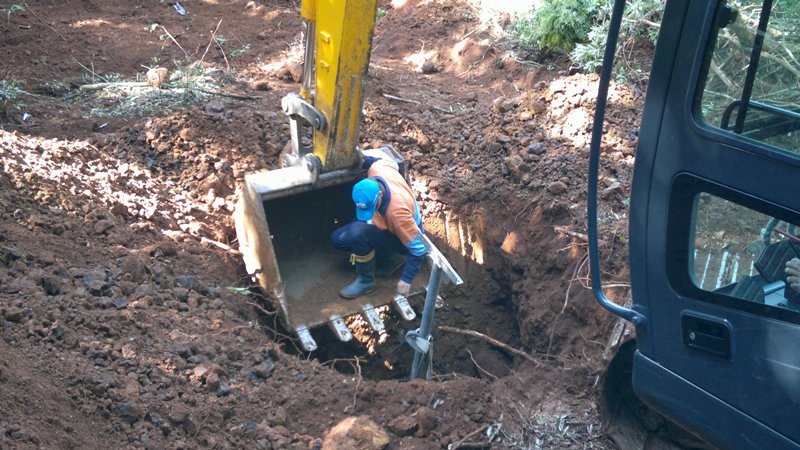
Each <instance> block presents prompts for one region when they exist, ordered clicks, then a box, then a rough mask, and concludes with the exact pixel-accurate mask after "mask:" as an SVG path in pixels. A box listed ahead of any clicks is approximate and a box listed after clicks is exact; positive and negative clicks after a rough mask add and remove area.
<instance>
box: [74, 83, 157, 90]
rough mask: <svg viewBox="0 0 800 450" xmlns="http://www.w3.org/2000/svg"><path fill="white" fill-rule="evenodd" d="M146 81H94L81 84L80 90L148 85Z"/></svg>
mask: <svg viewBox="0 0 800 450" xmlns="http://www.w3.org/2000/svg"><path fill="white" fill-rule="evenodd" d="M148 86H150V85H149V84H147V82H146V81H118V82H115V83H94V84H84V85H81V87H80V90H81V91H99V90H102V89H106V88H110V87H118V88H132V87H148Z"/></svg>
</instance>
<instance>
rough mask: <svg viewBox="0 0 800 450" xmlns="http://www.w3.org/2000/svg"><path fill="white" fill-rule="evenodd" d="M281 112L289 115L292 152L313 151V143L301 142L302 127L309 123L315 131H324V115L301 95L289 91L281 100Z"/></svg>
mask: <svg viewBox="0 0 800 450" xmlns="http://www.w3.org/2000/svg"><path fill="white" fill-rule="evenodd" d="M281 108H283V112H284V113H286V115H287V116H289V129H290V132H291V135H292V154H293V155H295V156H298V157H299V156H303V155H306V154H309V153H313V152H314V147H313V145H304V144H303V127H304V125H305V124H308V125H311V126H312V127H313V128H314V129H315V130H317V131H325V130H326V129H327V128H328V121H327V119H325V116H324V115H323V114H322V112H320V110H318V109H317V108H315V107H314V105H312V104H311V103H309V102H307V101H305V100H303V97H300V96H299V95H297V94H295V93H291V94H289V95H287V96H285V97H283V99H282V100H281Z"/></svg>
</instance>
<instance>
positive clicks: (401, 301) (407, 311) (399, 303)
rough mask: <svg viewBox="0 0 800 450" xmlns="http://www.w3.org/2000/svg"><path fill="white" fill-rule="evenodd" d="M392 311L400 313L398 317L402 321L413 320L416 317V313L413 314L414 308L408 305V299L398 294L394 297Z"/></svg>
mask: <svg viewBox="0 0 800 450" xmlns="http://www.w3.org/2000/svg"><path fill="white" fill-rule="evenodd" d="M393 304H394V309H396V310H397V312H398V313H400V316H401V317H402V318H403V320H414V319H415V318H416V317H417V313H415V312H414V308H412V307H411V305H409V304H408V299H407V298H406V297H405V296H403V295H400V294H397V295H395V296H394V302H393Z"/></svg>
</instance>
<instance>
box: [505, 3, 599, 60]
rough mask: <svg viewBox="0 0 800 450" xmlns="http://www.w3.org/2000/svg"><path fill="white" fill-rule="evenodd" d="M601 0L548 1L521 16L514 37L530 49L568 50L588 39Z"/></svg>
mask: <svg viewBox="0 0 800 450" xmlns="http://www.w3.org/2000/svg"><path fill="white" fill-rule="evenodd" d="M600 2H601V0H545V1H544V3H543V4H542V6H541V7H540V8H538V9H536V10H534V11H533V13H532V14H531V15H530V16H527V17H522V18H520V19H519V20H518V21H517V23H516V24H515V25H514V28H513V30H512V36H513V37H514V38H515V39H516V40H517V41H519V43H520V45H522V46H523V47H527V48H533V47H539V48H541V49H546V50H558V51H564V52H569V51H571V50H572V49H573V48H574V47H575V44H577V43H579V42H585V41H586V39H587V36H588V34H589V31H590V30H591V29H592V25H593V24H594V23H595V22H596V20H597V19H596V18H597V16H598V13H599V11H600V6H601V3H600Z"/></svg>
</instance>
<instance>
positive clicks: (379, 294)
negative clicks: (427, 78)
mask: <svg viewBox="0 0 800 450" xmlns="http://www.w3.org/2000/svg"><path fill="white" fill-rule="evenodd" d="M383 150H384V151H385V152H390V153H391V154H390V156H391V157H393V158H394V159H395V161H397V162H398V164H402V158H401V157H400V156H399V155H398V154H397V153H396V152H394V150H393V149H391V147H384V148H383ZM362 177H363V172H361V171H337V172H333V173H328V174H322V175H320V176H319V177H318V178H317V180H316V182H315V183H314V182H312V178H311V177H310V175H309V172H308V170H306V169H305V168H301V167H289V168H283V169H278V170H271V171H263V172H257V173H253V174H249V175H247V176H246V177H245V183H244V189H243V192H242V195H241V197H240V200H239V202H238V204H237V207H236V212H235V214H234V218H235V221H236V234H237V237H238V240H239V249H240V251H241V252H242V254H243V258H244V261H245V265H246V267H247V272H248V273H249V274H251V276H253V277H254V278H255V279H256V280H257V281H258V284H259V285H260V287H261V288H262V289H263V291H264V292H265V293H266V294H267V296H269V297H271V298H272V299H274V300H275V301H276V303H277V305H278V307H279V309H280V314H281V319H282V320H283V322H284V324H285V326H286V327H287V328H289V329H291V330H292V331H293V332H294V333H295V334H296V335H297V337H298V338H299V339H300V342H301V344H302V346H303V348H304V349H305V350H307V351H313V350H314V349H316V348H317V344H316V342H315V341H314V339H313V337H312V336H311V331H310V330H311V329H312V328H314V327H317V326H319V325H324V324H328V325H329V326H330V327H331V328H332V330H333V332H334V335H335V336H336V337H337V338H338V339H339V340H341V341H348V340H350V339H351V338H352V335H351V333H350V331H349V330H348V328H347V326H346V325H345V321H344V319H345V318H347V317H349V316H352V315H356V314H361V315H362V316H363V317H364V319H365V320H366V322H367V323H368V324H369V325H370V326H371V327H372V328H373V329H375V330H378V331H380V330H382V329H383V327H384V325H383V322H382V321H381V318H380V317H379V315H378V312H377V311H376V308H378V307H380V306H384V305H387V304H389V303H394V305H395V308H396V309H397V310H398V312H399V313H400V314H401V316H402V317H404V318H405V319H407V320H411V319H413V318H414V317H415V313H414V310H413V309H412V308H411V307H410V306H409V305H408V302H407V300H406V299H405V298H403V297H398V298H397V299H396V300H395V298H394V294H395V287H396V283H397V278H398V277H397V276H394V277H392V278H378V279H377V287H376V289H375V290H374V291H372V292H371V293H369V294H367V295H365V296H362V297H359V298H357V299H354V300H347V299H344V298H341V297H340V296H339V289H340V288H341V287H343V286H345V285H346V284H348V283H350V282H352V281H353V280H354V279H355V276H356V274H355V270H354V268H353V266H352V265H351V264H350V263H349V256H350V255H349V254H347V253H345V252H342V251H340V250H336V249H335V248H333V247H332V245H331V244H330V236H331V234H332V233H333V231H334V230H335V229H336V228H338V227H340V226H343V225H345V224H347V223H349V222H350V221H353V220H355V206H354V204H353V201H352V199H351V191H352V187H353V185H354V184H355V183H356V182H357V181H358V180H359V179H361V178H362ZM417 278H422V277H417ZM417 283H418V284H420V286H412V291H420V290H422V288H423V287H422V286H421V282H419V281H418V282H417Z"/></svg>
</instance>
